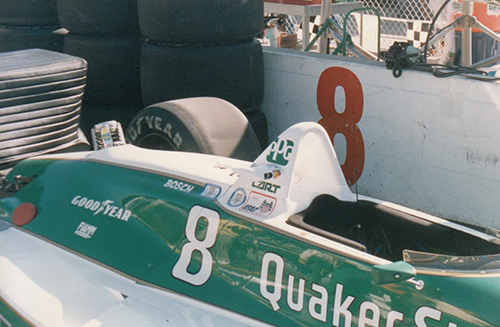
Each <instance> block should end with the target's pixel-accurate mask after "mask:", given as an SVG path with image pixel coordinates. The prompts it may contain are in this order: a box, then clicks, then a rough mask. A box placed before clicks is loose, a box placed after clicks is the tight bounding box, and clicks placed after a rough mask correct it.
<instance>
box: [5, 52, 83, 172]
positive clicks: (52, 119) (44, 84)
mask: <svg viewBox="0 0 500 327" xmlns="http://www.w3.org/2000/svg"><path fill="white" fill-rule="evenodd" d="M86 70H87V63H86V62H85V61H84V60H83V59H81V58H76V57H72V56H68V55H65V54H62V53H59V52H53V51H47V50H42V49H27V50H20V51H9V52H3V53H0V169H5V168H8V167H9V166H11V165H13V164H14V163H16V162H17V161H19V160H22V159H24V158H28V157H31V156H34V155H38V154H44V153H48V152H54V151H58V150H64V149H68V148H70V147H75V148H76V147H77V146H78V145H79V144H82V142H81V141H80V139H79V131H78V126H79V117H80V109H81V103H82V97H83V90H84V87H85V76H86ZM87 146H88V144H87ZM84 148H85V149H88V147H85V145H84Z"/></svg>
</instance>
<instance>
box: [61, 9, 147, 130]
mask: <svg viewBox="0 0 500 327" xmlns="http://www.w3.org/2000/svg"><path fill="white" fill-rule="evenodd" d="M57 11H58V15H59V21H60V23H61V26H62V27H64V28H65V29H66V30H68V31H69V33H68V34H66V35H65V37H64V50H63V51H64V53H67V54H71V55H74V56H78V57H80V58H83V59H85V60H86V61H87V63H88V72H87V86H86V88H85V94H84V98H83V110H82V118H81V127H82V129H83V131H84V133H85V135H86V136H87V138H89V139H90V130H91V129H92V127H93V126H94V125H95V124H96V123H99V122H103V121H107V120H117V121H119V122H120V123H121V124H122V125H123V127H124V128H125V127H126V126H127V124H128V123H129V122H130V120H131V119H132V117H133V116H134V115H135V114H136V113H137V112H138V111H139V110H140V109H142V108H143V104H142V96H141V86H140V52H141V45H142V42H143V39H142V36H141V34H140V31H139V22H138V16H137V1H136V0H99V1H96V0H57Z"/></svg>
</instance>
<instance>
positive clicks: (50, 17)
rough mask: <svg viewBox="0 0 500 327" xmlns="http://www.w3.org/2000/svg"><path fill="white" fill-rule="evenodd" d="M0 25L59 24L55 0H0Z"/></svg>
mask: <svg viewBox="0 0 500 327" xmlns="http://www.w3.org/2000/svg"><path fill="white" fill-rule="evenodd" d="M0 8H1V9H0V25H6V26H56V25H59V18H58V16H57V6H56V1H55V0H0Z"/></svg>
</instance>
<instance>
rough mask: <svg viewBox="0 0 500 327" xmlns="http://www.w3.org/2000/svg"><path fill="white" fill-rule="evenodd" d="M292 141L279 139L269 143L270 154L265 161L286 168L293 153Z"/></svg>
mask: <svg viewBox="0 0 500 327" xmlns="http://www.w3.org/2000/svg"><path fill="white" fill-rule="evenodd" d="M293 146H294V144H293V141H291V140H281V139H280V138H279V137H278V138H276V140H274V141H273V143H271V148H270V152H269V154H268V155H267V157H266V159H267V161H268V162H272V163H275V164H278V165H281V166H286V165H287V164H288V161H289V160H290V155H291V154H292V152H293Z"/></svg>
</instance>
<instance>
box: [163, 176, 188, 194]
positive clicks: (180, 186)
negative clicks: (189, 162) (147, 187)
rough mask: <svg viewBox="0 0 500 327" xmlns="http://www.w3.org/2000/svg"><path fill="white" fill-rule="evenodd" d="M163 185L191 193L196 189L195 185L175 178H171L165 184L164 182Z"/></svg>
mask: <svg viewBox="0 0 500 327" xmlns="http://www.w3.org/2000/svg"><path fill="white" fill-rule="evenodd" d="M163 187H167V188H171V189H173V190H177V191H180V192H184V193H189V192H191V191H192V190H193V189H194V185H191V184H189V183H185V182H181V181H178V180H175V179H169V180H168V181H167V182H166V183H165V184H163Z"/></svg>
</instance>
